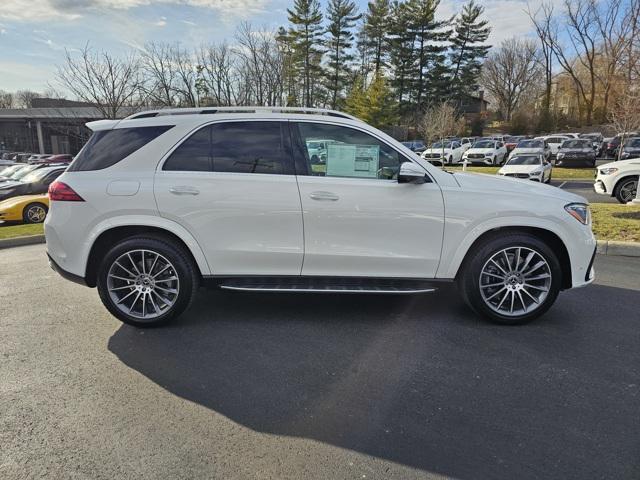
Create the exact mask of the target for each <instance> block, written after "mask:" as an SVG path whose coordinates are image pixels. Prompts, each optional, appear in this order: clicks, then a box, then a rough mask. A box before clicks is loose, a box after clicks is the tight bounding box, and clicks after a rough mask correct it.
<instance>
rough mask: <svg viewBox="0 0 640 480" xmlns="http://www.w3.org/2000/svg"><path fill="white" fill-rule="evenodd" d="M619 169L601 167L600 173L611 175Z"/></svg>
mask: <svg viewBox="0 0 640 480" xmlns="http://www.w3.org/2000/svg"><path fill="white" fill-rule="evenodd" d="M617 171H618V169H617V168H615V167H612V168H601V169H600V174H601V175H611V174H612V173H616V172H617Z"/></svg>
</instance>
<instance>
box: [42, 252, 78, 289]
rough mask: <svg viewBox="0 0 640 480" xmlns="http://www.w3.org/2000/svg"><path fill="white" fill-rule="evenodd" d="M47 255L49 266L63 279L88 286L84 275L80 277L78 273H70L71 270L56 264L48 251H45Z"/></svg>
mask: <svg viewBox="0 0 640 480" xmlns="http://www.w3.org/2000/svg"><path fill="white" fill-rule="evenodd" d="M47 257H48V258H49V266H50V267H51V268H52V270H54V271H56V272H57V273H58V274H59V275H60V276H61V277H62V278H65V279H67V280H69V281H71V282H74V283H78V284H80V285H83V286H85V287H88V285H87V282H86V281H85V278H84V277H81V276H80V275H76V274H74V273H71V272H67V271H66V270H65V269H63V268H62V267H60V265H58V264H57V263H56V262H55V261H54V260H53V259H52V258H51V255H49V254H48V253H47Z"/></svg>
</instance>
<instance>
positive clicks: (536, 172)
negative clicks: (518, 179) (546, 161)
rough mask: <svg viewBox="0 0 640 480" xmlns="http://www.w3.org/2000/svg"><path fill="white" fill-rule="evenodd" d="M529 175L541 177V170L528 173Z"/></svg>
mask: <svg viewBox="0 0 640 480" xmlns="http://www.w3.org/2000/svg"><path fill="white" fill-rule="evenodd" d="M529 175H530V176H533V177H537V176H538V175H542V170H534V171H533V172H531V173H529Z"/></svg>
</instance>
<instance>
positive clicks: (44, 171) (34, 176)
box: [21, 168, 51, 183]
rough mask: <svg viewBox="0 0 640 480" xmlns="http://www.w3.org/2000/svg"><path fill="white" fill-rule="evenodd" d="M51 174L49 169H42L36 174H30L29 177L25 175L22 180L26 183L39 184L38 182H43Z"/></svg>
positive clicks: (35, 172)
mask: <svg viewBox="0 0 640 480" xmlns="http://www.w3.org/2000/svg"><path fill="white" fill-rule="evenodd" d="M49 173H51V170H49V169H47V168H40V169H38V170H36V171H34V172H31V173H29V174H28V175H25V176H24V177H22V178H21V180H22V181H23V182H24V183H33V182H37V181H38V180H42V179H43V178H44V177H46V176H47V174H49Z"/></svg>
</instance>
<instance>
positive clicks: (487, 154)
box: [484, 153, 493, 157]
mask: <svg viewBox="0 0 640 480" xmlns="http://www.w3.org/2000/svg"><path fill="white" fill-rule="evenodd" d="M484 156H485V157H493V153H485V154H484Z"/></svg>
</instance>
